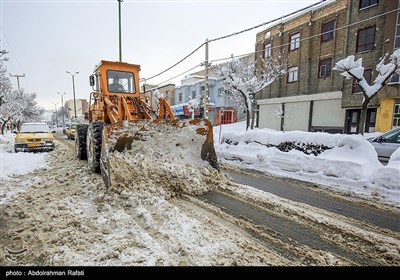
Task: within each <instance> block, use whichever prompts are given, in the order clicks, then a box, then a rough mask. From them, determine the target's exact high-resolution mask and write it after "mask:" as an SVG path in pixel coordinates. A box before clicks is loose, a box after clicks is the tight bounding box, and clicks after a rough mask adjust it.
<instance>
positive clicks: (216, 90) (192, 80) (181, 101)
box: [173, 69, 246, 125]
mask: <svg viewBox="0 0 400 280" xmlns="http://www.w3.org/2000/svg"><path fill="white" fill-rule="evenodd" d="M204 95H205V81H204V70H203V71H199V72H196V73H193V74H191V75H188V76H186V77H185V79H183V80H182V81H181V85H180V86H177V87H176V88H175V101H174V104H175V105H174V108H173V109H174V112H175V114H176V115H177V116H178V117H180V118H190V117H191V114H190V112H188V111H187V109H186V108H185V107H187V102H189V101H190V100H192V99H197V101H198V102H199V104H200V108H199V109H200V110H199V113H198V114H195V117H203V116H204V112H203V111H204V110H203V109H204V106H203V104H202V100H203V98H204ZM208 96H209V106H208V120H210V121H211V122H212V124H213V125H219V124H229V123H235V122H237V121H241V120H244V119H245V118H246V112H245V111H243V109H242V108H241V107H240V104H238V102H237V101H236V100H234V99H233V98H232V97H230V96H229V94H226V92H225V89H224V87H223V86H222V84H221V82H220V81H219V80H218V78H217V77H216V74H215V73H214V71H213V70H212V69H210V71H209V78H208Z"/></svg>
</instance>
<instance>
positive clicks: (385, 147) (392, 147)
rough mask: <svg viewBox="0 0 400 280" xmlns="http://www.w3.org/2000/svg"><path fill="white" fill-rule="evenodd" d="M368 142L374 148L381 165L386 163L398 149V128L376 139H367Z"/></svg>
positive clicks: (399, 136) (399, 141)
mask: <svg viewBox="0 0 400 280" xmlns="http://www.w3.org/2000/svg"><path fill="white" fill-rule="evenodd" d="M368 141H370V142H371V144H372V146H374V148H375V150H376V153H377V154H378V159H379V160H380V161H381V162H382V163H388V162H389V158H390V156H391V155H392V154H393V152H394V151H396V150H397V149H398V148H400V127H397V128H394V129H392V130H390V131H388V132H386V133H384V134H382V135H379V136H377V137H372V138H368Z"/></svg>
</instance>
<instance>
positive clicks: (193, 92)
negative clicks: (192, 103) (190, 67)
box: [192, 90, 196, 99]
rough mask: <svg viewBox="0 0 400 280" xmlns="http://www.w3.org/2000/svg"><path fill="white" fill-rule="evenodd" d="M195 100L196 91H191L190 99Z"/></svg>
mask: <svg viewBox="0 0 400 280" xmlns="http://www.w3.org/2000/svg"><path fill="white" fill-rule="evenodd" d="M195 98H196V91H195V90H193V91H192V99H195Z"/></svg>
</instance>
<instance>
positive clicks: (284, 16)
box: [209, 0, 328, 42]
mask: <svg viewBox="0 0 400 280" xmlns="http://www.w3.org/2000/svg"><path fill="white" fill-rule="evenodd" d="M326 1H328V0H321V1H320V2H318V3H315V4H312V5H310V6H307V7H304V8H302V9H300V10H297V11H294V12H291V13H289V14H286V15H283V16H281V17H279V18H276V19H272V20H270V21H267V22H264V23H261V24H259V25H256V26H253V27H250V28H247V29H244V30H242V31H239V32H234V33H232V34H230V35H226V36H221V37H218V38H215V39H211V40H209V42H214V41H218V40H222V39H226V38H229V37H232V36H236V35H239V34H241V33H244V32H247V31H251V30H253V29H256V28H259V27H261V26H264V25H267V24H271V23H273V22H275V21H278V20H282V19H284V18H287V17H289V16H292V15H294V14H297V13H300V12H302V11H304V10H307V9H309V8H312V7H314V6H316V5H320V4H321V3H323V2H326Z"/></svg>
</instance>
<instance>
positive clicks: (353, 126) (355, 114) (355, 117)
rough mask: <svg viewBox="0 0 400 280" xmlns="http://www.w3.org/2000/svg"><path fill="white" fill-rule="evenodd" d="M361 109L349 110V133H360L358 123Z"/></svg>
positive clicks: (347, 126)
mask: <svg viewBox="0 0 400 280" xmlns="http://www.w3.org/2000/svg"><path fill="white" fill-rule="evenodd" d="M360 114H361V110H360V109H353V110H347V125H346V128H347V134H357V133H358V123H359V122H360Z"/></svg>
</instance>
